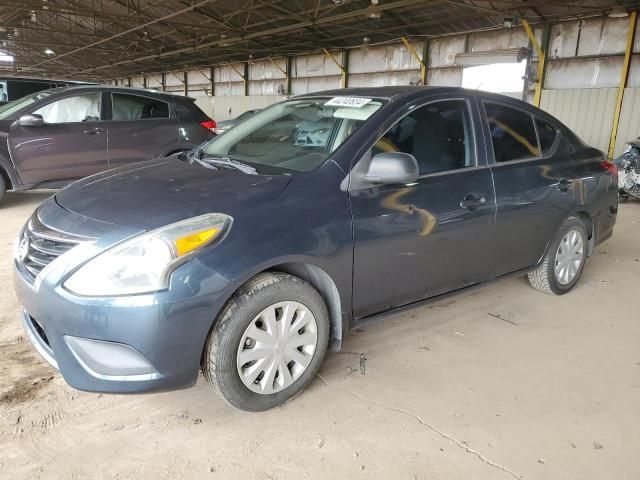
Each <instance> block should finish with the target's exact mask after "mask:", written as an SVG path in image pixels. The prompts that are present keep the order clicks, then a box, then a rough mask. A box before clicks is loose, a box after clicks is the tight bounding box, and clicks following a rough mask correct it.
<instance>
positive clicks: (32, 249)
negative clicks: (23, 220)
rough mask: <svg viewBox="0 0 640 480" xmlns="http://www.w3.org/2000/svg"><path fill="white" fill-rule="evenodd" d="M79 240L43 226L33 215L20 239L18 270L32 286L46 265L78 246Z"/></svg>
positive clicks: (17, 259)
mask: <svg viewBox="0 0 640 480" xmlns="http://www.w3.org/2000/svg"><path fill="white" fill-rule="evenodd" d="M80 240H81V239H80V238H78V237H73V236H71V235H68V234H66V233H62V232H59V231H57V230H53V229H51V228H49V227H47V226H45V225H43V224H42V223H41V222H40V220H38V217H37V215H34V216H33V217H31V219H30V220H29V223H27V226H26V227H25V229H24V230H23V232H22V236H21V237H20V243H19V244H18V255H17V257H18V258H16V262H17V264H18V268H19V270H20V271H21V272H22V274H23V275H24V276H25V278H26V279H27V280H28V281H29V282H30V283H31V284H33V283H35V280H36V278H37V277H38V275H39V274H40V272H41V271H42V270H44V268H45V267H46V266H47V265H49V264H50V263H51V262H53V261H54V260H55V259H56V258H58V257H59V256H60V255H62V254H63V253H66V252H68V251H69V250H71V249H72V248H73V247H75V246H76V245H78V244H79V243H80Z"/></svg>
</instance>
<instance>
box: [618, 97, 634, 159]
mask: <svg viewBox="0 0 640 480" xmlns="http://www.w3.org/2000/svg"><path fill="white" fill-rule="evenodd" d="M638 137H640V88H627V89H626V90H625V92H624V101H623V103H622V112H621V115H620V127H619V129H618V136H617V137H616V150H615V156H616V157H617V156H618V155H621V154H622V152H624V149H625V145H626V143H627V142H628V141H629V140H633V139H635V138H638Z"/></svg>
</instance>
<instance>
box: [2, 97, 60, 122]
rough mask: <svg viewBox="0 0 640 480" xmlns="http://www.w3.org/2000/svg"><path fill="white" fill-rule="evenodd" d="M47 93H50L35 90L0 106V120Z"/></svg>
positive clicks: (40, 98)
mask: <svg viewBox="0 0 640 480" xmlns="http://www.w3.org/2000/svg"><path fill="white" fill-rule="evenodd" d="M49 95H51V93H50V92H47V91H42V92H36V93H33V94H31V95H27V96H26V97H22V98H19V99H17V100H14V101H13V102H9V103H7V104H5V105H2V106H1V107H0V120H3V119H5V118H8V117H10V116H11V115H12V114H14V113H15V112H17V111H19V110H22V109H23V108H24V107H28V106H29V105H31V104H32V103H35V102H37V101H38V100H42V99H43V98H45V97H48V96H49Z"/></svg>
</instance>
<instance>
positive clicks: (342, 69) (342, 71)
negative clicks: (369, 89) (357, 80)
mask: <svg viewBox="0 0 640 480" xmlns="http://www.w3.org/2000/svg"><path fill="white" fill-rule="evenodd" d="M322 51H323V52H324V54H325V55H326V56H327V57H328V58H330V59H331V60H332V61H333V63H335V64H336V65H337V66H338V68H339V69H340V76H341V79H340V86H341V87H342V88H346V87H347V69H346V68H345V66H344V65H343V64H342V63H340V62H339V61H338V60H337V59H336V57H334V56H333V55H332V54H331V52H330V51H329V50H327V49H326V48H323V49H322Z"/></svg>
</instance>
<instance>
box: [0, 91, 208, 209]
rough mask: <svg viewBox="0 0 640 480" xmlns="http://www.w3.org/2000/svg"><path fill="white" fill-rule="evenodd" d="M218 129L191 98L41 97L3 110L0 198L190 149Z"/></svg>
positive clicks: (153, 94) (152, 94) (136, 94)
mask: <svg viewBox="0 0 640 480" xmlns="http://www.w3.org/2000/svg"><path fill="white" fill-rule="evenodd" d="M215 127H216V125H215V122H214V121H213V120H211V119H210V118H209V117H208V116H207V115H206V114H205V113H203V112H202V111H201V110H200V109H199V108H198V107H197V106H196V104H195V103H194V100H193V99H192V98H188V97H182V96H178V95H171V94H167V93H162V92H157V91H152V90H142V89H133V88H118V87H110V86H99V85H87V86H77V87H63V88H54V89H51V90H44V91H41V92H37V93H34V94H31V95H28V96H26V97H23V98H21V99H19V100H15V101H13V102H11V103H8V104H6V105H3V106H1V107H0V199H1V198H2V196H3V194H4V192H5V191H6V190H27V189H32V188H57V187H60V186H63V185H65V184H67V183H69V182H70V181H73V180H77V179H79V178H82V177H86V176H88V175H92V174H94V173H98V172H101V171H103V170H108V169H111V168H114V167H119V166H122V165H126V164H129V163H134V162H138V161H141V160H151V159H154V158H158V157H165V156H168V155H171V154H174V153H177V152H181V151H185V150H190V149H192V148H194V147H195V146H197V145H199V144H200V143H202V142H204V141H206V140H208V139H209V138H211V137H213V136H214V135H215V134H214V133H213V129H214V128H215Z"/></svg>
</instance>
